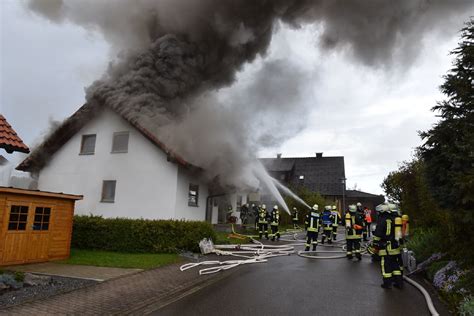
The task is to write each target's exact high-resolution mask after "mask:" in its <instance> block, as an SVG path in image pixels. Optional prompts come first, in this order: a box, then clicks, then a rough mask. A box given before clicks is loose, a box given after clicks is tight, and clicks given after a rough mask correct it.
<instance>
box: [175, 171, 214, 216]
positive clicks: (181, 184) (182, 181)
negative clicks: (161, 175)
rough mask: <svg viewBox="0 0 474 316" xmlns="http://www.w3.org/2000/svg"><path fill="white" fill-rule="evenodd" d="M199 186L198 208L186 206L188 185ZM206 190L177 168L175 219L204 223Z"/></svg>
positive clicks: (200, 182)
mask: <svg viewBox="0 0 474 316" xmlns="http://www.w3.org/2000/svg"><path fill="white" fill-rule="evenodd" d="M190 183H192V184H197V185H199V200H198V206H189V205H188V194H189V184H190ZM208 195H209V194H208V188H207V186H206V185H205V184H204V183H203V182H202V181H198V180H197V179H196V178H194V177H192V176H191V175H190V174H189V171H187V170H186V169H185V168H183V167H179V168H178V183H177V186H176V209H175V214H176V215H175V217H176V218H177V219H189V220H198V221H204V220H205V219H206V203H207V196H208Z"/></svg>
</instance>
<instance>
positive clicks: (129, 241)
mask: <svg viewBox="0 0 474 316" xmlns="http://www.w3.org/2000/svg"><path fill="white" fill-rule="evenodd" d="M203 238H212V239H214V240H215V238H216V234H215V232H214V230H213V228H212V225H211V224H209V223H206V222H198V221H183V220H145V219H128V218H103V217H101V216H93V215H90V216H84V215H76V216H74V224H73V233H72V247H73V248H77V249H99V250H109V251H119V252H139V253H173V252H177V251H178V250H189V251H199V245H198V243H199V241H200V240H201V239H203Z"/></svg>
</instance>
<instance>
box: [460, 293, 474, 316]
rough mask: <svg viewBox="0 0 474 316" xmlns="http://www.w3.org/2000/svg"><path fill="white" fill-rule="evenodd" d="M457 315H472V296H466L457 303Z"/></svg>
mask: <svg viewBox="0 0 474 316" xmlns="http://www.w3.org/2000/svg"><path fill="white" fill-rule="evenodd" d="M458 312H459V315H461V316H472V315H474V297H472V296H467V297H465V298H464V299H463V300H462V302H461V303H460V304H459V310H458Z"/></svg>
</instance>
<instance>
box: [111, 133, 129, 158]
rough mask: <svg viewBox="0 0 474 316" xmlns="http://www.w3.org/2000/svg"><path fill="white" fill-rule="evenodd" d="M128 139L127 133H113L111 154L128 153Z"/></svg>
mask: <svg viewBox="0 0 474 316" xmlns="http://www.w3.org/2000/svg"><path fill="white" fill-rule="evenodd" d="M128 138H129V132H117V133H114V139H113V141H112V152H113V153H126V152H128Z"/></svg>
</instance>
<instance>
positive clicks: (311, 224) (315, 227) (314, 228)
mask: <svg viewBox="0 0 474 316" xmlns="http://www.w3.org/2000/svg"><path fill="white" fill-rule="evenodd" d="M305 225H306V230H307V232H306V248H305V251H309V247H310V246H311V245H313V251H316V247H317V246H318V232H319V212H318V205H317V204H314V205H313V208H312V209H311V211H310V213H309V214H308V215H307V216H306V221H305Z"/></svg>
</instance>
